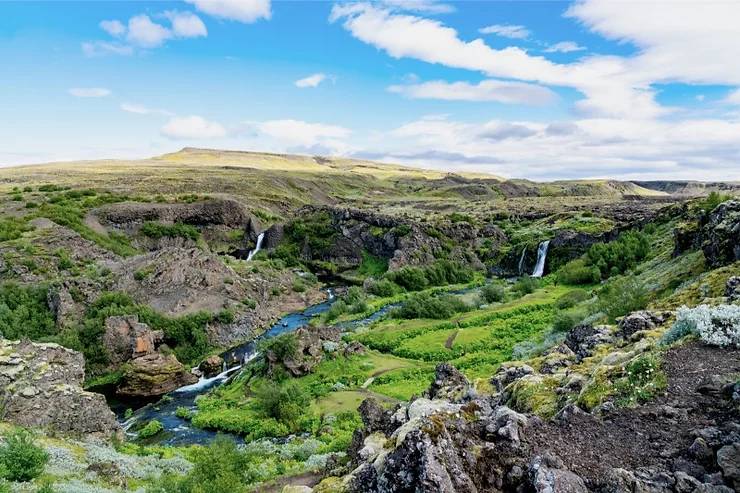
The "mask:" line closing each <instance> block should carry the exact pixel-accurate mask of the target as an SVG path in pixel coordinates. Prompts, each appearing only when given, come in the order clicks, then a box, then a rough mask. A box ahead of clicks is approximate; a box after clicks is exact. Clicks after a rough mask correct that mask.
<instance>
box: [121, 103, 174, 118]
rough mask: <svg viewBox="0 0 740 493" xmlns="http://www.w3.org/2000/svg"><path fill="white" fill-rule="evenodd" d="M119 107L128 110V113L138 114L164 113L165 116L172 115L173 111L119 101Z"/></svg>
mask: <svg viewBox="0 0 740 493" xmlns="http://www.w3.org/2000/svg"><path fill="white" fill-rule="evenodd" d="M121 109H122V110H123V111H128V112H129V113H136V114H138V115H165V116H173V115H174V113H172V112H171V111H168V110H163V109H158V108H149V107H148V106H144V105H143V104H133V103H121Z"/></svg>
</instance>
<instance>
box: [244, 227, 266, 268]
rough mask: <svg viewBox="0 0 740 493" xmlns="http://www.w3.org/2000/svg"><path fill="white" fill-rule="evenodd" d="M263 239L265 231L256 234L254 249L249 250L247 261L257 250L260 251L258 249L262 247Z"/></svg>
mask: <svg viewBox="0 0 740 493" xmlns="http://www.w3.org/2000/svg"><path fill="white" fill-rule="evenodd" d="M264 239H265V233H260V234H259V235H258V236H257V245H256V246H255V248H254V250H251V251H250V252H249V255H248V256H247V262H249V261H250V260H252V257H254V256H255V255H257V252H259V251H260V249H261V248H262V240H264Z"/></svg>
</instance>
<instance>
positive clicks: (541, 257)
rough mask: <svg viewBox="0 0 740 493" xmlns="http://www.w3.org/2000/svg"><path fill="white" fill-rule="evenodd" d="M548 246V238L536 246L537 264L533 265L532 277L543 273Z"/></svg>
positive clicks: (540, 275)
mask: <svg viewBox="0 0 740 493" xmlns="http://www.w3.org/2000/svg"><path fill="white" fill-rule="evenodd" d="M549 246H550V240H545V241H543V242H542V243H540V246H539V247H538V248H537V265H535V267H534V272H533V273H532V277H542V274H544V273H545V260H546V259H547V247H549Z"/></svg>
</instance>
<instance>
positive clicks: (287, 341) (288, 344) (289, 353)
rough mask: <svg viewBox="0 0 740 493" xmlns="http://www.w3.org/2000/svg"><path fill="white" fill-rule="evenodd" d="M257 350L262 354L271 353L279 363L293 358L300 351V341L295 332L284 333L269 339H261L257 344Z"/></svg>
mask: <svg viewBox="0 0 740 493" xmlns="http://www.w3.org/2000/svg"><path fill="white" fill-rule="evenodd" d="M257 349H258V350H259V351H260V352H263V353H265V352H268V351H269V352H271V353H273V354H274V355H275V357H276V358H277V359H278V361H285V360H288V359H290V358H293V357H294V356H295V355H296V353H297V351H298V341H297V340H296V336H295V334H294V333H293V332H283V333H282V334H279V335H277V336H275V337H270V338H269V339H260V340H259V342H258V343H257Z"/></svg>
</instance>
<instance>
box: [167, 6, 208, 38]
mask: <svg viewBox="0 0 740 493" xmlns="http://www.w3.org/2000/svg"><path fill="white" fill-rule="evenodd" d="M164 15H165V17H167V18H168V19H169V20H170V22H172V32H173V33H174V35H175V36H177V37H178V38H197V37H200V36H203V37H205V36H208V30H207V29H206V25H205V24H203V21H202V20H201V19H200V17H198V16H197V15H195V14H193V13H192V12H178V11H174V10H168V11H166V12H165V13H164Z"/></svg>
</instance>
